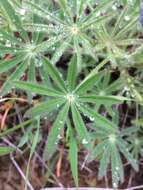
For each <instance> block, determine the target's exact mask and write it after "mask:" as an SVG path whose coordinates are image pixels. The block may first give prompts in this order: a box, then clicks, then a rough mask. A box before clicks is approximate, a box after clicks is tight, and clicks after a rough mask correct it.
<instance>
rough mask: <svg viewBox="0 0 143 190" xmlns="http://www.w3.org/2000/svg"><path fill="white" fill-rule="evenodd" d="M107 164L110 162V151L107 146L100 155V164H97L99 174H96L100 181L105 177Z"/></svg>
mask: <svg viewBox="0 0 143 190" xmlns="http://www.w3.org/2000/svg"><path fill="white" fill-rule="evenodd" d="M101 148H103V147H101ZM104 148H105V147H104ZM101 150H102V149H101ZM109 162H110V149H109V147H108V146H107V147H106V148H105V150H104V152H103V154H102V158H101V160H100V164H99V172H98V178H99V179H102V178H103V177H104V176H105V174H106V172H107V168H108V164H109Z"/></svg>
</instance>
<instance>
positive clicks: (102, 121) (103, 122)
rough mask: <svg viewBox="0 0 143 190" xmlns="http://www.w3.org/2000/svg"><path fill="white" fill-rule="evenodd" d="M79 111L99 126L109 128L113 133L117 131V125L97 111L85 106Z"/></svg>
mask: <svg viewBox="0 0 143 190" xmlns="http://www.w3.org/2000/svg"><path fill="white" fill-rule="evenodd" d="M79 109H80V110H81V112H82V113H83V114H86V115H87V116H88V117H89V118H91V120H92V121H94V122H95V124H96V125H97V126H101V127H105V128H108V129H109V130H111V131H112V130H113V131H115V130H116V125H115V124H114V123H112V122H111V121H109V120H108V119H106V118H105V117H104V116H101V115H100V114H98V113H97V112H96V111H95V110H93V109H91V108H89V107H87V106H84V105H82V106H80V107H79Z"/></svg>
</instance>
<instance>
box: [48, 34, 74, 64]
mask: <svg viewBox="0 0 143 190" xmlns="http://www.w3.org/2000/svg"><path fill="white" fill-rule="evenodd" d="M70 41H71V38H68V39H67V40H66V41H64V42H63V43H62V44H61V45H59V47H58V48H57V49H56V51H55V53H54V55H53V57H52V59H51V63H52V64H55V63H56V62H57V61H58V60H59V59H60V57H61V56H62V55H63V53H64V51H65V50H66V49H67V48H68V47H69V42H70Z"/></svg>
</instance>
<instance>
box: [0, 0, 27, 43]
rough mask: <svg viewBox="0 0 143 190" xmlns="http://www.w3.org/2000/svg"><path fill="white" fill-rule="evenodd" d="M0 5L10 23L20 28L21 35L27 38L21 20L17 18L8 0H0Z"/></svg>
mask: <svg viewBox="0 0 143 190" xmlns="http://www.w3.org/2000/svg"><path fill="white" fill-rule="evenodd" d="M0 5H1V7H2V9H3V10H4V12H5V13H6V16H7V18H8V21H9V22H10V24H11V25H15V26H16V28H17V29H20V30H22V32H21V35H22V36H23V37H25V39H27V33H26V32H25V31H24V30H23V28H22V23H21V20H20V19H19V17H18V15H17V14H16V12H15V10H14V8H13V6H12V4H11V3H10V2H9V0H1V1H0Z"/></svg>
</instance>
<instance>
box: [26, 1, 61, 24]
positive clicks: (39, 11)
mask: <svg viewBox="0 0 143 190" xmlns="http://www.w3.org/2000/svg"><path fill="white" fill-rule="evenodd" d="M23 6H24V7H25V8H28V9H29V11H32V13H35V14H36V15H38V16H40V17H43V18H44V19H47V20H49V21H52V22H54V23H57V24H64V23H63V21H62V20H61V19H59V18H58V17H56V16H54V14H51V12H49V11H48V10H46V9H43V8H41V7H40V6H38V5H37V4H36V3H32V2H30V1H24V2H23ZM45 15H47V17H46V16H45Z"/></svg>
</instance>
